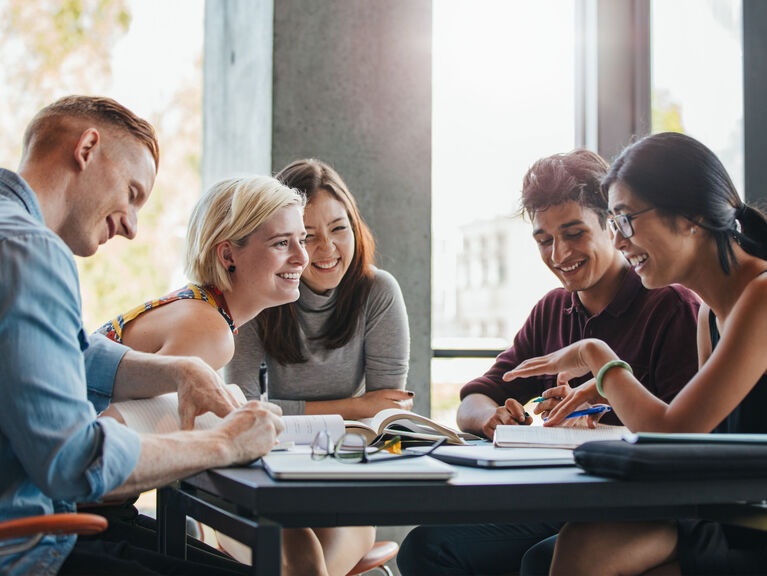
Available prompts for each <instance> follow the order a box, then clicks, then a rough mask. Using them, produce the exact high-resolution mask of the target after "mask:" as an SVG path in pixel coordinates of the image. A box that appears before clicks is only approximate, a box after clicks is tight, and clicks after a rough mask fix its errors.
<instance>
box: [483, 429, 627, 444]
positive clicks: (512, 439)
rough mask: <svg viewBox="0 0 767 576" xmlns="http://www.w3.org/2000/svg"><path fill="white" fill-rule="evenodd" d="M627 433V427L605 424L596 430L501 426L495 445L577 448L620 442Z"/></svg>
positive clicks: (495, 438) (494, 439) (497, 432)
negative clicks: (604, 441) (597, 442)
mask: <svg viewBox="0 0 767 576" xmlns="http://www.w3.org/2000/svg"><path fill="white" fill-rule="evenodd" d="M627 432H628V428H626V427H625V426H607V425H604V424H602V425H600V424H597V427H596V428H574V427H573V428H570V427H565V426H559V427H548V426H508V425H501V426H497V427H496V428H495V437H494V438H493V443H494V444H495V445H496V446H499V447H501V448H518V447H521V446H533V447H549V448H577V447H578V446H580V445H581V444H583V443H584V442H591V441H592V440H620V439H621V438H622V437H623V435H624V434H625V433H627Z"/></svg>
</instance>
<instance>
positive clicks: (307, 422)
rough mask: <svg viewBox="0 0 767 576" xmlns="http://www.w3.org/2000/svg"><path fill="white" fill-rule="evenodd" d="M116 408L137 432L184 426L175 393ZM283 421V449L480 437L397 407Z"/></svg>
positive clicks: (214, 420)
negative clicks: (354, 439)
mask: <svg viewBox="0 0 767 576" xmlns="http://www.w3.org/2000/svg"><path fill="white" fill-rule="evenodd" d="M227 388H229V390H230V391H231V392H232V394H233V395H234V396H235V397H236V398H237V399H238V400H239V401H241V402H245V396H244V394H243V393H242V390H240V387H239V386H237V385H236V384H229V385H227ZM112 406H113V407H114V408H115V409H116V410H117V411H118V412H119V413H120V415H121V416H122V418H123V420H124V421H125V424H126V425H127V426H128V427H129V428H132V429H134V430H136V431H137V432H142V433H156V434H167V433H169V432H175V431H177V430H179V429H180V427H181V421H180V420H179V417H178V396H177V395H176V394H175V393H170V394H163V395H161V396H156V397H154V398H142V399H140V400H126V401H123V402H115V403H114V404H113V405H112ZM283 421H284V422H285V431H284V432H283V433H282V434H280V436H279V438H278V440H279V442H280V445H281V446H282V447H287V446H289V445H290V444H311V442H312V440H314V437H315V436H316V435H317V432H319V431H320V430H327V431H328V433H329V434H330V437H331V438H332V439H333V440H334V441H336V440H338V439H339V438H340V437H341V436H343V434H344V433H345V432H354V433H357V434H360V435H361V436H363V437H364V438H365V440H366V442H367V443H368V444H370V443H371V442H373V440H374V439H375V438H377V437H378V436H380V435H381V434H392V435H393V434H398V435H400V436H406V437H408V438H416V439H420V440H436V439H439V438H442V437H443V436H444V437H447V439H448V443H449V444H465V441H464V438H465V437H471V438H476V437H475V436H472V435H467V434H464V433H461V432H457V431H456V430H453V429H452V428H448V427H447V426H443V425H442V424H439V423H438V422H435V421H434V420H430V419H429V418H426V417H425V416H421V415H419V414H414V413H413V412H408V411H407V410H399V409H397V408H390V409H388V410H382V411H381V412H379V413H378V414H376V415H375V416H374V417H372V418H366V419H364V420H361V421H357V420H346V421H344V420H343V418H342V417H341V416H340V415H338V414H311V415H301V416H283ZM220 422H221V418H219V417H218V416H216V415H215V414H213V413H212V412H207V413H205V414H203V415H201V416H198V417H197V419H196V420H195V422H194V427H195V428H196V429H198V430H207V429H210V428H214V427H215V426H217V425H218V424H219V423H220Z"/></svg>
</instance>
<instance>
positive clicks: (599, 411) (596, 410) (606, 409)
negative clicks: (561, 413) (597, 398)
mask: <svg viewBox="0 0 767 576" xmlns="http://www.w3.org/2000/svg"><path fill="white" fill-rule="evenodd" d="M610 410H612V407H611V406H604V405H603V406H592V407H591V408H586V409H585V410H576V411H575V412H571V413H570V414H568V415H567V416H565V420H569V419H570V418H577V417H578V416H588V415H589V414H603V413H604V412H609V411H610Z"/></svg>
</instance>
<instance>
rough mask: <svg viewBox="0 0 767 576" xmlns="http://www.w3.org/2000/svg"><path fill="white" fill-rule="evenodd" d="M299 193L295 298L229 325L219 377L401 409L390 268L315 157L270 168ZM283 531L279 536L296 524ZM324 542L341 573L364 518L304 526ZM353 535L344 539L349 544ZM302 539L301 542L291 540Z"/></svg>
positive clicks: (348, 403) (313, 405)
mask: <svg viewBox="0 0 767 576" xmlns="http://www.w3.org/2000/svg"><path fill="white" fill-rule="evenodd" d="M276 178H277V179H278V180H280V181H281V182H283V183H284V184H285V185H287V186H290V187H291V188H295V189H297V190H299V191H301V192H303V193H305V194H306V196H307V204H306V208H305V211H304V225H305V227H306V232H307V236H306V251H307V253H308V255H309V265H308V266H307V267H306V269H305V270H304V272H303V274H302V276H301V285H300V288H299V290H300V296H299V299H298V301H296V302H295V303H291V304H289V305H285V306H279V307H276V308H270V309H268V310H264V312H262V313H261V314H260V315H259V316H258V317H257V318H256V320H254V321H253V322H250V323H248V324H246V325H244V326H242V327H240V329H239V334H238V335H237V336H236V337H235V353H234V357H233V358H232V361H231V362H230V363H229V365H228V366H227V367H226V368H225V369H224V377H225V379H226V381H227V382H232V383H236V384H238V385H240V387H242V389H243V391H244V392H245V395H246V396H247V397H248V398H255V399H258V397H259V395H260V390H259V385H258V370H259V366H260V364H261V362H263V361H265V362H266V363H267V365H268V369H269V401H270V402H274V403H275V404H279V405H280V406H281V407H282V409H283V412H284V413H285V414H341V415H342V416H343V417H344V418H345V419H359V418H368V417H371V416H373V415H375V414H376V413H377V412H380V411H381V410H384V409H386V408H405V409H410V408H411V407H412V405H413V400H412V394H411V393H409V392H407V391H405V390H404V388H405V382H406V380H407V371H408V362H409V357H410V333H409V331H408V322H407V311H406V310H405V302H404V300H403V298H402V292H401V291H400V288H399V285H398V284H397V281H396V280H395V279H394V277H393V276H392V275H391V274H389V273H388V272H385V271H383V270H379V269H377V268H376V267H374V266H373V260H374V256H375V247H374V242H373V237H372V235H371V234H370V231H369V229H368V227H367V226H366V224H365V223H364V222H363V220H362V218H361V216H360V213H359V210H358V208H357V203H356V202H355V200H354V197H353V196H352V195H351V193H350V192H349V190H348V188H347V187H346V184H345V183H344V181H343V180H342V179H341V177H340V176H339V175H338V173H337V172H336V171H335V170H333V169H332V168H331V167H330V166H328V165H327V164H325V163H324V162H321V161H319V160H313V159H310V160H297V161H295V162H293V163H291V164H289V165H288V166H286V167H285V168H283V169H282V170H281V171H280V172H279V173H278V174H277V176H276ZM288 532H291V533H292V534H291V535H289V534H288V533H287V532H286V533H285V538H284V540H285V544H286V545H289V544H290V542H289V539H293V538H295V539H296V542H294V544H295V545H296V546H299V543H298V540H299V539H300V536H301V535H300V534H298V533H296V532H295V531H292V530H291V531H288ZM302 537H303V538H305V539H307V542H305V543H306V544H308V543H309V542H308V541H310V540H313V541H315V542H316V540H315V538H316V539H317V540H319V543H320V544H321V545H322V547H323V550H324V552H325V559H326V562H327V564H328V566H327V567H328V570H329V573H331V574H333V573H339V574H345V573H346V572H348V570H349V569H351V567H352V566H354V564H355V563H356V562H357V561H358V560H359V559H360V558H361V557H362V556H363V555H364V554H366V553H367V552H368V550H369V549H370V547H371V546H372V543H373V539H374V537H375V529H374V528H372V527H341V528H322V529H319V528H318V529H306V530H305V531H304V533H303V535H302ZM352 543H354V544H352ZM301 545H303V544H301Z"/></svg>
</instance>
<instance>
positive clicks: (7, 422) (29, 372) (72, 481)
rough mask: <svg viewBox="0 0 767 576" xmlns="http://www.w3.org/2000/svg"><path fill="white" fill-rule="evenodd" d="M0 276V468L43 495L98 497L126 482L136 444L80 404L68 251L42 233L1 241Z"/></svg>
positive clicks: (82, 389)
mask: <svg viewBox="0 0 767 576" xmlns="http://www.w3.org/2000/svg"><path fill="white" fill-rule="evenodd" d="M0 278H1V279H2V282H0V394H2V398H3V401H2V402H0V432H2V434H0V436H2V438H0V440H2V445H3V446H2V448H3V449H2V450H0V464H2V463H3V461H5V459H6V458H7V459H8V460H12V459H13V460H16V461H18V462H19V463H20V464H21V466H22V467H23V470H24V471H25V473H26V474H27V475H28V476H29V478H30V479H31V481H32V482H34V483H35V484H36V485H37V486H38V487H39V488H40V489H41V490H42V491H43V492H44V493H45V494H46V495H48V496H49V497H51V498H54V499H61V500H94V499H98V498H100V497H101V496H102V495H103V494H105V493H106V492H109V491H110V490H112V489H114V488H116V487H118V486H119V485H121V484H122V483H123V482H124V481H125V480H126V479H127V478H128V476H129V475H130V473H131V472H132V470H133V468H134V467H135V466H136V463H137V461H138V455H139V451H140V440H139V437H138V435H137V434H136V433H135V432H133V431H131V430H128V429H127V428H125V427H124V426H120V425H118V424H117V423H116V422H114V421H109V420H105V421H104V422H99V421H97V420H96V412H95V410H94V407H93V405H92V404H91V403H90V402H89V401H88V397H87V386H86V374H85V361H84V357H83V353H82V351H81V348H82V346H83V345H84V341H83V340H82V338H83V332H82V321H81V314H80V296H79V285H78V279H77V270H76V268H75V264H74V260H73V258H72V255H71V252H69V250H68V249H67V248H66V246H65V245H64V244H63V243H62V242H61V241H60V240H59V239H58V238H56V237H55V236H52V235H50V234H46V233H42V232H41V233H35V232H30V233H29V234H26V235H21V236H14V237H11V238H5V239H3V240H2V241H0ZM95 351H96V350H95V349H94V352H95ZM95 366H96V365H95V364H93V365H92V367H95ZM111 377H112V378H113V377H114V374H112V375H111ZM108 378H109V377H107V379H108Z"/></svg>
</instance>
